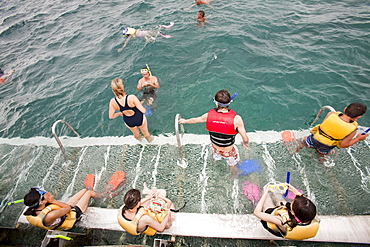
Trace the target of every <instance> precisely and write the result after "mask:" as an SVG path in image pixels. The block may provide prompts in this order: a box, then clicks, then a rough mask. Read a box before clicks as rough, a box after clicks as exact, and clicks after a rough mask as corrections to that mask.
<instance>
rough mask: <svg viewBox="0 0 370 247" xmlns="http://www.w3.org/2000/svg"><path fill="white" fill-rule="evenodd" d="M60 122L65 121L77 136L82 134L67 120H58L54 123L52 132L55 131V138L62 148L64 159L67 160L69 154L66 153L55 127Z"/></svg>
mask: <svg viewBox="0 0 370 247" xmlns="http://www.w3.org/2000/svg"><path fill="white" fill-rule="evenodd" d="M58 123H64V124H65V125H67V127H68V128H69V129H70V130H72V131H73V132H74V133H75V134H76V135H77V137H80V134H78V133H77V131H75V129H74V128H73V127H72V126H71V125H70V124H69V123H67V122H66V121H64V120H57V121H56V122H55V123H54V124H53V127H51V132H52V133H53V136H54V138H55V140H56V141H57V143H58V145H59V147H60V149H61V150H62V153H63V156H64V159H65V161H67V160H68V159H67V155H66V151H65V149H64V147H63V144H62V143H61V141H60V140H59V137H58V136H57V134H55V127H56V126H57V124H58Z"/></svg>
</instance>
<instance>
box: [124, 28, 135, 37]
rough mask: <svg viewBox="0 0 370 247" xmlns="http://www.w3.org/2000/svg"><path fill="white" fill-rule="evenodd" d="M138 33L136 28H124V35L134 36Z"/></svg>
mask: <svg viewBox="0 0 370 247" xmlns="http://www.w3.org/2000/svg"><path fill="white" fill-rule="evenodd" d="M135 32H136V29H135V28H131V27H128V28H124V27H123V28H122V35H129V34H134V33H135Z"/></svg>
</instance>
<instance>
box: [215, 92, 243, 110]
mask: <svg viewBox="0 0 370 247" xmlns="http://www.w3.org/2000/svg"><path fill="white" fill-rule="evenodd" d="M237 95H238V93H234V95H233V96H231V98H230V102H229V103H220V102H218V101H216V100H215V98H214V97H213V103H215V104H217V105H218V106H221V107H228V106H229V105H230V103H231V102H233V99H234V98H235V97H236V96H237Z"/></svg>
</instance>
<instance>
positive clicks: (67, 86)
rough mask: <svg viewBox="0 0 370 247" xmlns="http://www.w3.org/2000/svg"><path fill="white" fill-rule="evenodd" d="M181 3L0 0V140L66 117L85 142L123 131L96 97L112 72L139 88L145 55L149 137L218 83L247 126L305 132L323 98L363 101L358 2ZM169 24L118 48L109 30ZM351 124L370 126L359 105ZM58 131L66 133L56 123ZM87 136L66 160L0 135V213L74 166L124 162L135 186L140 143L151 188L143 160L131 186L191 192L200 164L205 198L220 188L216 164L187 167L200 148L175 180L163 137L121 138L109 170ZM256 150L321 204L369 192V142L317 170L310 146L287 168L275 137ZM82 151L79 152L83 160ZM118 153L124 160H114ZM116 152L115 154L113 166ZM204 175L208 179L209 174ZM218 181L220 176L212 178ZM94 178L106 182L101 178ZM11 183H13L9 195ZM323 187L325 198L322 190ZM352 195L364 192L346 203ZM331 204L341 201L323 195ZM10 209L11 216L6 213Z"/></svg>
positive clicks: (362, 19) (363, 4) (366, 9)
mask: <svg viewBox="0 0 370 247" xmlns="http://www.w3.org/2000/svg"><path fill="white" fill-rule="evenodd" d="M192 3H193V2H192V1H187V2H185V1H181V2H180V1H158V0H152V1H148V0H145V1H142V0H137V1H136V0H135V1H87V0H80V1H79V0H69V1H65V0H64V1H61V0H54V1H50V0H49V1H48V0H46V1H43V3H40V2H38V1H35V0H31V1H16V0H11V1H1V2H0V48H1V56H0V67H1V68H3V69H4V70H10V69H15V73H14V74H13V75H12V76H11V77H10V79H9V80H8V81H6V82H5V83H3V84H1V85H0V137H1V138H2V139H11V140H18V139H17V138H21V139H29V138H40V137H46V138H51V137H52V135H51V126H52V125H53V123H54V122H55V121H56V120H58V119H63V120H65V121H67V122H68V123H69V124H71V125H72V126H73V127H74V128H75V129H76V130H77V131H78V132H79V133H80V134H81V136H82V137H85V138H87V137H116V136H128V135H131V132H130V131H129V130H128V129H127V128H126V127H125V126H124V125H123V122H122V119H120V118H116V119H114V120H109V119H108V103H109V100H110V99H111V98H112V97H113V93H112V92H111V89H110V81H111V80H112V79H114V78H116V77H119V78H122V79H123V80H124V84H125V90H126V92H127V93H129V94H135V95H137V96H138V97H140V95H141V93H139V92H136V85H137V81H138V80H139V79H140V77H141V74H140V69H141V68H142V67H144V66H145V64H149V66H150V68H151V70H152V72H153V75H155V76H157V77H158V78H159V83H160V85H161V88H160V89H159V90H158V93H157V95H158V97H157V99H156V101H155V108H153V109H152V112H153V114H152V115H151V116H148V126H149V131H150V132H151V133H152V134H154V135H155V136H159V135H165V136H166V135H173V134H174V126H173V122H174V117H175V115H176V114H177V113H180V114H181V116H183V117H184V118H190V117H195V116H200V115H202V114H204V113H205V112H206V111H208V110H209V109H211V108H212V107H214V104H213V102H212V98H213V96H214V94H215V93H216V92H217V91H218V90H220V89H223V88H225V89H227V90H229V92H230V94H233V93H235V92H237V93H238V96H237V97H236V98H235V99H234V102H233V103H232V104H231V106H230V107H231V108H232V109H233V110H235V111H236V112H237V113H238V114H239V115H241V116H242V117H243V119H244V122H245V126H246V129H247V131H248V132H255V131H257V132H260V131H262V132H266V131H270V130H271V131H277V132H280V131H283V130H297V131H300V130H306V129H308V127H309V125H310V124H311V122H312V120H313V118H314V116H315V115H316V113H317V112H318V110H319V109H320V108H321V107H322V106H324V105H330V106H332V107H334V108H335V109H337V110H343V108H344V107H346V106H347V105H348V104H349V103H352V102H363V103H365V104H367V105H368V106H369V105H370V99H369V97H368V94H369V92H370V84H369V81H370V68H369V64H370V61H369V60H370V43H369V34H370V31H369V30H370V3H369V1H366V0H346V1H332V0H324V1H315V0H310V1H304V2H301V1H298V0H288V1H284V2H281V1H275V0H268V1H260V0H256V1H243V0H237V1H229V2H225V1H218V0H215V1H213V2H212V6H213V8H209V7H208V6H194V7H192V8H191V9H189V10H186V9H185V8H187V7H188V6H190V5H191V4H192ZM201 9H202V10H204V11H205V13H206V18H207V23H206V25H205V27H202V28H200V27H197V26H196V20H195V16H196V13H197V11H198V10H201ZM171 21H173V22H175V25H174V26H173V27H172V28H169V29H162V32H163V33H164V34H167V35H171V38H169V39H165V38H162V37H158V38H157V40H156V42H154V43H147V42H146V41H145V40H144V39H132V40H130V42H129V43H128V45H127V47H126V48H125V49H123V51H122V52H118V51H117V49H119V48H121V46H122V44H123V42H124V41H125V37H124V36H122V35H121V33H120V31H121V27H134V28H140V29H148V30H155V29H157V28H158V27H159V26H160V25H162V24H165V25H168V24H169V23H170V22H171ZM359 124H360V125H362V126H370V113H367V114H365V115H364V116H363V117H362V118H361V119H360V120H359ZM185 127H186V132H187V133H193V134H198V135H199V134H206V131H205V128H204V125H202V124H196V125H186V126H185ZM58 132H59V134H60V135H71V132H70V131H69V130H68V129H67V128H65V127H62V128H60V129H59V131H58ZM96 145H97V147H93V146H88V147H85V148H81V149H79V148H73V147H70V148H69V149H68V148H67V151H68V152H69V155H72V156H73V155H75V160H74V161H73V162H72V165H71V164H68V163H67V165H66V164H63V157H62V155H61V154H60V153H59V152H58V149H57V148H54V147H53V148H52V147H50V146H49V145H46V146H41V147H40V148H36V149H34V147H33V146H32V145H30V146H29V145H26V146H21V147H18V146H13V145H7V144H3V145H2V146H1V147H0V151H1V154H2V156H1V164H0V169H1V172H2V174H3V175H2V178H3V182H1V185H0V197H1V198H2V203H1V209H2V210H4V207H3V205H4V202H6V200H10V199H18V198H16V197H19V196H20V195H22V194H24V191H25V190H26V188H29V187H30V186H31V185H33V184H35V183H36V182H35V181H40V180H42V179H44V180H46V179H45V178H46V177H48V176H49V177H48V178H52V179H59V180H58V181H59V182H58V184H57V185H54V184H53V183H52V182H42V184H43V185H44V186H45V187H49V188H50V189H51V190H54V191H55V190H57V191H55V193H56V194H57V195H59V196H62V195H64V194H65V189H66V187H67V186H68V183H67V182H66V183H63V181H64V180H60V179H61V178H62V179H66V178H67V177H68V175H67V174H68V172H65V171H64V170H63V169H64V168H66V170H68V171H69V172H71V171H74V172H75V173H76V174H77V178H78V179H79V178H81V179H80V181H79V182H77V184H78V185H81V184H82V182H81V181H82V180H83V178H84V176H85V175H86V173H94V172H96V173H104V172H105V173H104V175H102V178H101V180H102V181H103V180H104V178H105V179H106V180H107V179H108V178H109V174H110V173H109V172H112V171H114V170H116V169H119V168H120V169H121V168H122V167H124V168H126V169H128V170H130V171H132V174H130V172H129V173H128V178H130V179H131V181H130V185H133V182H132V181H133V179H134V178H136V176H137V171H136V173H135V172H134V171H135V165H136V164H137V162H138V161H137V160H138V155H139V154H141V153H142V152H143V150H144V149H145V151H146V152H148V153H149V154H152V157H156V155H157V153H158V154H161V157H162V158H161V160H160V161H159V162H158V163H159V168H158V169H159V175H158V178H156V179H158V182H157V184H156V180H154V178H151V175H150V171H151V170H150V169H148V168H147V169H148V170H145V171H144V175H143V176H141V177H140V178H139V180H138V184H139V182H140V183H141V182H143V181H145V180H146V179H149V180H151V184H152V185H153V184H154V185H161V186H165V187H167V189H169V190H170V192H172V194H178V193H179V191H181V190H180V189H179V188H181V189H183V185H184V188H186V186H188V187H189V189H188V190H185V191H184V193H185V195H188V196H190V194H191V193H194V191H195V192H197V193H201V192H202V190H201V189H199V188H198V187H197V185H196V184H195V185H193V184H191V181H194V180H197V179H198V177H199V176H201V175H199V174H201V172H200V171H207V172H210V173H209V174H207V177H208V178H209V180H208V181H209V183H208V184H207V186H209V187H210V189H209V190H208V192H209V194H210V195H212V193H219V192H220V191H221V193H223V192H225V193H226V194H228V193H230V194H231V191H232V188H231V187H232V184H231V187H230V188H227V184H228V182H227V181H229V180H228V173H227V171H222V172H221V173H220V174H217V172H216V171H213V170H212V169H211V168H206V167H202V164H201V163H200V164H199V162H203V160H210V157H202V158H201V159H200V158H198V157H197V154H202V155H204V152H205V151H204V150H206V148H205V147H204V146H199V145H198V146H197V145H192V144H189V145H187V146H186V151H187V152H188V153H190V154H191V155H189V157H188V160H189V164H190V165H189V167H190V169H193V170H190V171H191V172H189V173H193V174H191V175H189V173H185V174H183V171H182V170H176V172H175V174H176V175H179V177H182V176H183V177H184V178H183V180H181V182H179V180H178V177H177V178H175V177H171V176H170V177H169V178H168V177H166V175H168V174H167V173H168V172H169V171H168V170H166V169H165V168H166V167H165V166H164V165H165V164H169V163H176V157H175V156H176V155H172V156H173V157H175V158H173V157H168V153H169V154H175V153H176V149H175V147H174V146H173V145H172V146H171V145H170V146H166V145H164V146H159V147H158V146H153V147H150V146H149V147H148V146H146V147H142V146H140V145H136V146H133V147H127V146H125V147H124V148H123V151H122V150H114V151H112V152H113V154H112V153H111V155H112V156H111V161H110V162H112V163H113V161H112V160H115V161H117V163H119V164H120V166H119V167H115V166H113V165H106V166H104V167H105V168H104V167H103V168H102V167H100V166H101V165H99V164H98V163H99V162H97V161H96V160H99V161H100V162H101V163H100V164H102V163H104V162H105V161H104V157H105V156H104V155H105V154H108V156H109V151H107V150H110V149H109V147H107V146H105V145H101V146H99V143H96ZM125 145H126V144H125ZM268 148H269V150H270V154H271V155H272V157H273V158H274V159H275V161H276V164H278V167H277V168H273V170H274V172H275V174H276V177H275V178H276V179H277V180H279V179H280V181H281V180H284V174H285V171H286V170H287V169H292V171H295V172H296V173H300V176H299V178H297V176H296V178H295V182H296V183H298V185H300V186H301V188H302V187H304V188H305V189H307V187H309V188H310V191H312V195H314V197H315V200H316V202H317V203H319V204H320V206H319V211H320V213H323V214H330V213H332V212H333V211H334V213H335V214H345V215H347V214H368V213H369V208H368V206H367V205H368V203H369V201H368V199H367V200H366V198H369V193H370V192H369V191H370V190H369V189H368V188H369V187H370V183H369V181H370V179H369V177H370V174H369V165H370V163H369V161H368V160H369V159H368V158H369V145H368V144H367V143H361V144H358V145H356V146H355V147H354V148H353V149H351V150H349V151H348V150H340V152H339V154H340V155H339V158H337V159H336V163H337V164H336V166H335V167H333V168H330V169H328V167H319V168H317V162H316V160H315V159H314V158H312V152H309V151H305V152H304V153H303V154H302V158H303V161H302V162H301V163H299V164H298V167H296V166H294V164H296V163H295V162H293V161H292V160H291V157H290V156H289V155H288V154H286V153H284V151H285V152H286V150H285V149H284V146H283V145H282V143H281V142H280V143H276V144H274V143H272V144H268ZM96 149H97V150H98V151H97V150H96ZM158 149H159V150H158ZM99 150H100V151H99ZM263 150H264V146H263V145H261V144H253V145H252V146H251V151H248V152H247V154H245V153H242V156H243V158H246V157H248V158H258V159H260V160H264V161H266V159H265V158H263V157H264V155H266V153H265V152H264V151H263ZM85 152H86V153H91V156H89V155H88V154H86V155H87V156H84V155H85ZM126 152H128V153H129V155H127V157H129V158H122V157H123V156H125V155H126V154H127V153H126ZM122 153H124V155H123V154H122ZM163 153H164V154H163ZM283 153H284V155H282V154H283ZM93 154H95V156H94V155H93ZM166 155H167V156H166ZM351 155H355V157H353V156H351ZM25 156H27V157H25ZM19 157H23V158H19ZM28 157H31V158H30V159H27V158H28ZM76 157H77V158H76ZM78 157H80V159H82V158H81V157H84V159H86V160H87V161H82V165H81V166H80V163H81V160H79V158H78ZM87 157H88V158H87ZM119 157H121V158H119ZM122 159H127V161H125V162H127V163H125V162H123V163H124V164H125V165H124V166H122ZM145 159H147V160H148V161H147V163H153V159H152V158H151V157H145ZM35 160H37V161H38V164H36V162H35ZM72 160H73V159H72ZM82 160H83V159H82ZM22 162H23V163H22ZM84 162H86V163H84ZM89 162H90V163H89ZM209 162H210V161H209ZM356 162H357V163H356ZM106 163H107V162H106ZM108 163H109V162H108ZM262 163H263V162H262ZM50 164H52V165H50ZM62 164H63V165H62ZM83 164H85V165H83ZM109 164H110V163H109ZM161 164H163V166H162V167H161ZM191 164H197V166H191ZM212 164H213V163H212ZM222 165H223V164H221V163H217V162H216V167H217V169H219V170H222V167H223V166H222ZM263 165H264V168H265V170H264V171H263V173H262V174H259V177H260V178H259V179H258V181H260V183H261V184H260V185H261V186H263V183H265V182H268V180H269V179H268V178H271V177H269V176H270V172H271V170H269V169H271V167H268V166H266V164H265V163H264V164H263ZM76 167H77V168H78V169H76ZM302 167H304V170H305V172H307V174H308V176H309V179H308V182H307V184H308V185H309V186H307V184H305V183H304V182H301V181H299V180H300V179H301V178H302V180H303V178H304V177H305V176H306V175H305V174H304V173H302ZM340 167H341V168H343V169H341V168H340ZM144 169H145V167H144ZM20 171H23V172H20ZM37 171H38V172H37ZM197 172H199V174H197ZM19 173H20V174H21V175H20V176H18V175H17V174H19ZM56 173H57V174H59V175H56ZM348 175H349V176H348ZM17 176H18V177H17ZM186 176H187V177H186ZM212 176H214V177H217V176H218V177H217V178H216V179H212V178H211V177H212ZM185 177H186V178H185ZM348 177H349V178H350V179H348ZM78 179H77V180H78ZM176 179H177V180H176ZM219 179H222V180H225V181H226V182H223V183H222V185H217V182H218V180H219ZM347 179H348V180H347ZM153 180H154V181H153ZM135 181H136V180H135ZM167 182H168V183H169V184H171V185H172V187H173V183H175V185H176V184H177V183H180V184H181V186H180V185H178V184H177V185H176V186H174V187H173V188H172V189H171V186H169V185H167V184H166V183H167ZM242 182H244V181H242V180H241V181H240V186H241V184H242ZM199 183H200V182H199ZM186 184H190V185H186ZM58 186H59V187H58ZM100 186H101V187H102V188H104V185H100ZM13 187H14V188H16V189H15V190H14V191H13V189H12V188H13ZM58 189H59V190H58ZM9 191H11V192H12V193H9ZM332 192H334V194H335V195H336V196H333V197H331V194H332ZM10 197H11V198H10ZM199 197H200V196H199V195H197V196H196V197H195V198H192V201H191V202H192V205H193V206H190V208H188V209H187V210H188V211H187V212H197V211H199V210H202V206H201V205H200V204H201V203H199V204H197V203H198V202H197V201H198V199H199ZM359 197H361V198H365V200H364V201H363V202H359V203H358V202H356V200H357V198H359ZM210 198H211V196H210ZM210 198H208V200H210ZM338 198H339V199H338ZM199 200H201V199H199ZM338 200H339V202H340V203H341V204H340V205H342V206H339V204H335V202H337V201H338ZM179 202H181V198H180V199H179ZM120 203H121V201H118V199H117V201H113V202H110V203H109V204H107V203H105V204H104V203H101V204H100V205H99V206H102V207H118V206H119V205H120ZM239 203H240V205H239V204H238V206H237V207H236V208H231V209H228V210H230V211H231V212H234V213H241V212H245V210H249V211H251V210H252V205H251V204H250V203H249V204H248V205H244V204H246V199H243V200H242V201H239ZM356 203H357V204H356ZM234 204H235V203H234ZM333 205H334V206H333ZM343 205H344V206H343ZM225 208H227V202H225V205H223V204H221V205H213V206H212V207H211V206H208V207H206V208H205V209H203V210H205V212H211V213H212V212H216V213H220V212H223V210H225ZM10 214H11V215H12V216H14V217H13V218H15V215H17V212H15V211H12V212H11V213H10ZM0 220H1V223H2V225H8V222H9V220H8V219H7V217H5V216H4V215H3V216H1V217H0ZM4 222H5V223H4ZM205 246H207V244H205Z"/></svg>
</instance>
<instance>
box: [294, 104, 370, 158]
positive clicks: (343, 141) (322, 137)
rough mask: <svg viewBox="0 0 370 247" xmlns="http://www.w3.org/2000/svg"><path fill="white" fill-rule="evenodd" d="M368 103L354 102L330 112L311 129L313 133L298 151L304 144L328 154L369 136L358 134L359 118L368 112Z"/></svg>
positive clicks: (305, 139)
mask: <svg viewBox="0 0 370 247" xmlns="http://www.w3.org/2000/svg"><path fill="white" fill-rule="evenodd" d="M366 109H367V107H366V105H364V104H362V103H352V104H350V105H349V106H347V107H346V108H345V109H344V113H342V112H333V111H331V112H329V113H328V114H327V115H326V117H325V119H324V121H323V122H322V123H321V124H318V125H316V126H315V127H314V128H312V129H311V131H310V132H311V135H309V136H306V137H305V138H304V139H303V141H302V142H301V143H300V147H299V148H298V151H299V150H300V149H301V148H303V147H304V146H306V147H310V148H314V149H316V151H317V152H318V153H319V154H322V155H326V154H330V153H332V152H333V151H334V148H335V147H337V148H347V147H350V146H352V145H353V144H355V143H357V142H359V141H363V140H365V139H366V137H368V136H369V135H368V134H365V135H361V134H359V135H357V136H356V137H355V135H356V133H357V131H356V130H357V126H358V123H357V120H358V119H359V118H360V117H361V116H362V115H363V114H365V112H366Z"/></svg>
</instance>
